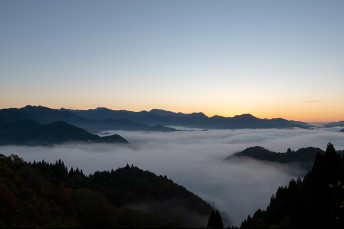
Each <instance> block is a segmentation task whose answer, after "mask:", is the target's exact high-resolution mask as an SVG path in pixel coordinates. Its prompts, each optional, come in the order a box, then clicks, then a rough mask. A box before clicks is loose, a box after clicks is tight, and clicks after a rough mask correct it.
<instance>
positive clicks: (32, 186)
mask: <svg viewBox="0 0 344 229" xmlns="http://www.w3.org/2000/svg"><path fill="white" fill-rule="evenodd" d="M0 203H1V208H0V227H5V228H8V227H25V228H30V227H55V228H56V227H58V228H60V227H67V228H68V227H96V228H104V227H105V228H107V227H110V228H114V227H120V228H123V227H133V228H137V227H145V228H151V227H159V228H161V227H196V228H197V227H205V226H206V225H207V221H208V218H209V215H210V213H211V211H212V208H211V206H210V205H209V204H208V203H206V202H205V201H203V200H202V199H201V198H199V197H198V196H196V195H195V194H193V193H191V192H190V191H188V190H186V189H185V188H184V187H182V186H180V185H178V184H176V183H174V182H173V181H172V180H170V179H168V178H167V177H166V176H157V175H155V174H153V173H151V172H149V171H143V170H141V169H139V168H137V167H135V166H129V165H127V166H125V167H123V168H119V169H117V170H115V171H113V170H111V171H103V172H95V173H94V174H91V175H89V176H86V175H84V174H83V172H82V170H79V169H73V168H71V169H70V170H68V169H67V168H66V166H65V165H64V163H63V162H62V161H57V162H56V163H54V164H49V163H46V162H44V161H43V162H34V163H27V162H25V161H23V160H22V159H20V158H18V157H17V156H13V155H11V156H9V157H6V156H4V155H1V154H0Z"/></svg>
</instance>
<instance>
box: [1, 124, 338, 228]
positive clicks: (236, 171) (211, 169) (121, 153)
mask: <svg viewBox="0 0 344 229" xmlns="http://www.w3.org/2000/svg"><path fill="white" fill-rule="evenodd" d="M179 129H181V128H179ZM184 129H185V128H184ZM113 133H117V134H120V135H121V136H123V137H124V138H126V139H127V140H128V141H129V142H130V145H129V146H123V145H114V144H71V143H69V144H63V145H55V146H49V147H38V146H35V147H25V146H1V147H0V153H1V154H4V155H10V154H17V155H19V156H20V157H22V158H23V159H24V160H26V161H34V160H36V161H40V160H43V159H44V160H45V161H48V162H55V161H56V160H58V159H62V160H63V161H64V162H65V164H66V165H67V166H68V167H69V168H70V167H73V168H76V167H78V168H80V169H82V170H83V171H84V173H86V174H90V173H93V172H95V171H103V170H111V169H117V168H119V167H123V166H125V165H126V164H129V165H131V164H133V165H135V166H138V167H139V168H141V169H143V170H149V171H151V172H154V173H156V174H157V175H167V177H168V178H170V179H172V180H173V181H174V182H176V183H178V184H180V185H183V186H184V187H186V188H187V189H189V190H190V191H192V192H194V193H195V194H197V195H198V196H200V197H201V198H203V199H204V200H206V201H208V202H209V203H211V204H213V205H214V206H215V207H216V208H218V209H219V210H220V211H221V212H222V215H223V218H224V221H225V224H228V223H231V224H234V225H237V226H240V223H241V222H242V220H244V219H245V218H246V217H247V216H248V214H251V215H252V214H253V213H254V212H255V211H256V210H257V209H258V208H261V209H265V208H266V206H267V205H268V203H269V201H270V198H271V196H272V194H274V193H275V192H276V190H277V188H278V187H279V186H285V185H287V184H288V183H289V180H290V179H292V178H297V177H298V176H300V177H302V176H304V175H305V173H306V171H303V170H299V169H297V168H290V167H288V166H285V165H280V164H276V163H264V162H259V161H254V160H242V161H228V160H224V159H225V158H226V157H227V156H229V155H231V154H233V153H235V152H238V151H242V150H244V149H246V148H248V147H251V146H262V147H265V148H267V149H269V150H271V151H275V152H286V151H287V149H288V148H291V149H292V150H297V149H299V148H302V147H308V146H313V147H319V148H321V149H323V150H325V149H326V145H327V143H328V142H332V143H333V144H334V146H335V148H336V149H340V150H343V149H344V133H341V132H338V129H321V128H318V129H313V130H305V129H242V130H208V131H204V130H199V129H188V130H185V131H177V132H171V133H159V132H139V131H137V132H135V131H104V132H101V133H99V134H101V135H107V134H113Z"/></svg>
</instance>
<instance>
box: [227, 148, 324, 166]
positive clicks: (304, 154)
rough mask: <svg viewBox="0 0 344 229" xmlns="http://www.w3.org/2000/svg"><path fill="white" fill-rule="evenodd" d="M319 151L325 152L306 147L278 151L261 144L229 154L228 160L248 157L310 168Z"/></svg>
mask: <svg viewBox="0 0 344 229" xmlns="http://www.w3.org/2000/svg"><path fill="white" fill-rule="evenodd" d="M318 153H320V154H324V153H325V152H324V151H323V150H322V149H320V148H316V147H306V148H300V149H298V150H297V151H293V150H291V149H290V148H289V149H288V150H287V152H285V153H276V152H273V151H270V150H267V149H265V148H263V147H261V146H254V147H249V148H247V149H245V150H243V151H241V152H237V153H234V154H233V155H230V156H228V157H227V158H226V160H232V159H236V158H243V157H248V158H252V159H255V160H260V161H269V162H277V163H285V164H288V163H289V164H297V165H299V166H301V167H302V168H305V169H310V168H311V167H312V164H313V162H314V158H315V155H316V154H318Z"/></svg>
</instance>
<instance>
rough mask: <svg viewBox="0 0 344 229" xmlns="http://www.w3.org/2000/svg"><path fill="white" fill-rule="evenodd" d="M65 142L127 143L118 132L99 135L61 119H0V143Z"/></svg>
mask: <svg viewBox="0 0 344 229" xmlns="http://www.w3.org/2000/svg"><path fill="white" fill-rule="evenodd" d="M66 142H91V143H122V144H123V143H124V144H127V143H128V141H127V140H126V139H124V138H123V137H121V136H120V135H118V134H114V135H111V136H105V137H100V136H98V135H95V134H91V133H89V132H87V131H86V130H83V129H81V128H78V127H75V126H72V125H70V124H68V123H66V122H62V121H59V122H52V123H49V124H40V123H38V122H36V121H34V120H31V119H23V120H6V121H4V120H0V145H51V144H61V143H66Z"/></svg>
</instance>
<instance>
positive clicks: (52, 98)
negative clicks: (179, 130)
mask: <svg viewBox="0 0 344 229" xmlns="http://www.w3.org/2000/svg"><path fill="white" fill-rule="evenodd" d="M343 12H344V1H342V0H338V1H314V0H312V1H302V0H301V1H300V0H297V1H291V0H288V1H277V0H275V1H256V0H252V1H201V0H197V1H191V0H188V1H163V0H159V1H148V0H144V1H130V0H125V1H85V0H83V1H34V0H30V1H15V0H10V1H4V0H1V1H0V108H9V107H22V106H25V105H28V104H31V105H43V106H48V107H51V108H60V107H65V108H75V109H89V108H96V107H99V106H102V107H108V108H111V109H127V110H133V111H140V110H150V109H152V108H161V109H166V110H171V111H176V112H179V111H180V112H185V113H191V112H204V113H205V114H206V115H209V116H212V115H216V114H218V115H223V116H233V115H237V114H243V113H251V114H253V115H255V116H257V117H260V118H276V117H282V118H286V119H293V120H299V121H339V120H344V106H343V105H344V91H343V85H344V13H343Z"/></svg>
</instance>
